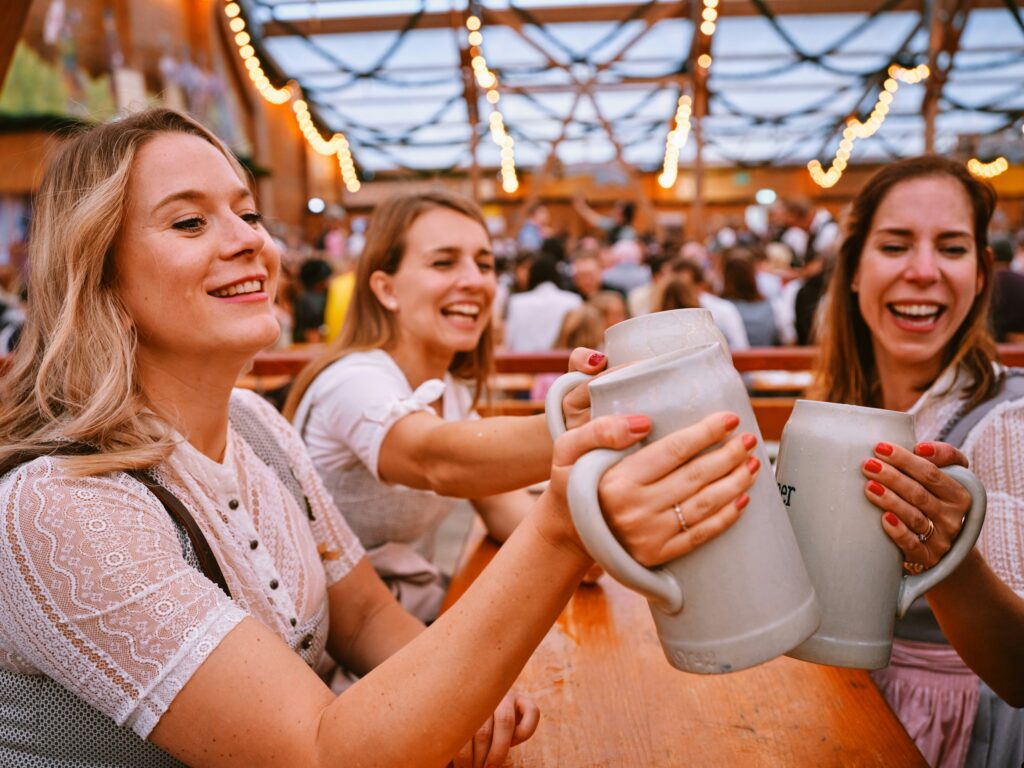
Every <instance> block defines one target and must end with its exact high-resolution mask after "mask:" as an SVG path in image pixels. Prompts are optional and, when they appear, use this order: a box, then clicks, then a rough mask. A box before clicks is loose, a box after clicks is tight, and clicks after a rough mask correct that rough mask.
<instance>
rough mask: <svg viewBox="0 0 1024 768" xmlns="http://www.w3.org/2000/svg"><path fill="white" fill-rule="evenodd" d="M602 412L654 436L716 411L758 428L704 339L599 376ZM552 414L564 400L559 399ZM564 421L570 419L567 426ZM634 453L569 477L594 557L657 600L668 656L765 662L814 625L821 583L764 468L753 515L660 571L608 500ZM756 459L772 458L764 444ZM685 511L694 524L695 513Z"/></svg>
mask: <svg viewBox="0 0 1024 768" xmlns="http://www.w3.org/2000/svg"><path fill="white" fill-rule="evenodd" d="M590 396H591V403H592V406H591V407H592V412H593V415H594V416H595V417H598V416H605V415H609V414H613V413H642V414H645V415H647V416H648V417H650V419H651V421H652V424H653V428H652V430H651V433H650V435H649V437H648V438H647V439H646V440H645V443H646V442H650V441H653V440H657V439H659V438H661V437H664V436H666V435H668V434H669V433H671V432H673V431H675V430H677V429H680V428H683V427H686V426H689V425H691V424H695V423H696V422H697V421H699V420H700V419H701V418H702V417H704V416H706V415H707V414H710V413H713V412H715V411H723V410H726V411H732V412H733V413H735V414H736V415H737V416H739V419H740V424H739V429H741V430H745V431H747V432H750V433H752V434H755V435H757V434H759V433H758V430H757V422H756V421H755V420H754V414H753V410H752V409H751V407H750V400H749V398H748V397H747V393H746V389H745V387H744V386H743V382H742V380H741V379H740V377H739V374H738V373H737V372H736V370H735V368H733V366H732V362H731V360H730V359H729V356H728V355H727V354H726V353H725V352H724V350H723V349H722V347H721V346H720V345H719V344H717V343H714V344H705V345H702V346H699V347H696V348H694V349H683V350H678V351H676V352H670V353H667V354H663V355H659V356H657V357H654V358H652V359H649V360H643V361H641V362H639V363H636V364H635V365H631V366H628V367H625V368H622V369H620V370H616V371H612V372H610V373H608V374H606V375H604V376H602V377H600V378H598V379H595V380H594V381H593V382H592V383H591V384H590ZM548 404H549V406H550V407H549V413H551V412H555V413H557V414H560V413H561V407H560V406H561V403H560V402H559V401H557V400H553V399H552V398H550V397H549V402H548ZM563 429H564V427H563ZM626 453H627V452H625V451H611V450H597V451H592V452H590V453H588V454H586V455H585V456H583V457H582V458H580V459H579V460H578V461H577V462H576V464H575V466H574V467H573V470H572V472H571V474H570V476H569V488H568V498H569V509H570V512H571V514H572V519H573V523H574V524H575V525H576V529H577V531H578V532H579V534H580V538H581V539H582V541H583V543H584V545H585V546H586V547H587V549H588V551H589V552H590V554H591V555H592V556H593V557H594V559H595V560H596V561H597V562H598V564H599V565H601V566H602V567H603V568H604V569H605V570H607V571H608V573H610V574H611V575H612V576H613V577H614V578H616V579H618V580H619V581H621V582H622V583H623V584H625V585H626V586H628V587H631V588H633V589H635V590H637V591H638V592H640V593H641V594H643V595H644V596H646V597H647V598H648V599H649V600H650V601H651V612H652V614H653V615H654V622H655V625H656V626H657V629H658V637H659V639H660V641H661V645H662V648H663V650H664V651H665V655H666V657H667V658H668V660H669V662H670V663H671V664H672V665H673V666H675V667H676V668H678V669H682V670H685V671H688V672H699V673H705V674H709V673H722V672H730V671H735V670H739V669H744V668H746V667H750V666H753V665H755V664H760V663H761V662H764V661H767V660H768V659H772V658H774V657H776V656H779V655H781V654H782V653H784V652H786V651H788V650H789V649H790V648H793V647H794V646H796V645H798V644H799V643H800V642H802V641H803V640H805V639H806V638H807V637H809V636H810V635H811V633H813V632H814V630H815V628H816V627H817V626H818V622H819V618H820V616H819V612H818V606H817V601H816V600H815V596H814V590H813V589H812V587H811V583H810V580H809V579H808V576H807V572H806V570H805V569H804V565H803V562H802V561H801V559H800V552H799V549H798V548H797V544H796V540H795V538H794V537H793V532H792V530H791V528H790V525H789V520H788V518H787V517H786V513H785V508H784V507H783V506H782V501H781V499H780V497H779V493H778V490H777V488H776V487H775V484H774V482H773V480H772V478H771V476H770V474H769V473H768V472H766V471H762V472H760V474H759V475H758V477H757V479H756V480H755V482H754V485H753V486H752V487H751V489H750V491H749V496H750V502H749V505H748V506H747V508H746V509H745V510H744V512H743V516H742V517H741V518H740V519H739V520H738V521H737V522H736V523H735V524H734V525H733V526H732V527H731V528H729V529H728V530H727V531H725V532H724V533H723V534H722V535H721V536H719V537H718V538H715V539H713V540H712V541H709V542H707V543H705V544H703V545H702V546H701V547H699V548H698V549H696V550H694V551H693V552H690V553H689V554H687V555H684V556H682V557H679V558H677V559H676V560H673V561H671V562H669V563H668V564H666V565H665V566H663V567H661V568H655V569H648V568H646V567H644V566H643V565H641V564H640V563H638V562H636V561H635V560H633V558H632V557H630V555H629V554H628V553H627V552H626V550H625V549H624V548H623V547H622V545H621V544H620V543H619V542H618V541H617V540H616V538H615V536H614V535H613V534H612V532H611V530H609V528H608V525H607V523H606V522H605V519H604V516H603V515H602V513H601V508H600V503H599V500H598V491H597V488H598V482H599V481H600V479H601V477H602V475H603V474H604V473H605V472H606V471H607V470H608V469H609V468H610V467H611V466H613V465H614V464H616V463H617V462H618V461H620V460H621V459H622V458H624V456H625V455H626ZM754 456H755V457H756V458H757V459H758V460H759V461H760V462H761V464H762V465H763V466H765V467H767V466H768V457H767V455H766V454H765V452H764V448H763V446H762V445H761V444H760V441H758V446H757V449H756V452H755V454H754ZM676 512H677V515H678V516H679V517H680V526H681V527H682V528H683V529H684V530H685V526H686V521H685V519H683V518H682V515H679V507H678V505H677V506H676Z"/></svg>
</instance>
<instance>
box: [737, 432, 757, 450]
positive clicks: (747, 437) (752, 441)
mask: <svg viewBox="0 0 1024 768" xmlns="http://www.w3.org/2000/svg"><path fill="white" fill-rule="evenodd" d="M740 440H742V441H743V447H744V448H746V449H747V450H748V451H749V450H750V449H751V448H753V447H754V446H755V445H757V438H756V437H754V436H753V435H752V434H750V433H749V432H744V433H743V434H742V435H740Z"/></svg>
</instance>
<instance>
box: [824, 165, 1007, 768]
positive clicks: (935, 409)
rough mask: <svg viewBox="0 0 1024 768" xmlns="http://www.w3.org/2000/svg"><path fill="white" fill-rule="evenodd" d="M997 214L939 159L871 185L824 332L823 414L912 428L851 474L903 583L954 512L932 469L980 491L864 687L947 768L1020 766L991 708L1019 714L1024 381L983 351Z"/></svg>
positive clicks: (938, 552) (854, 214)
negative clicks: (983, 492) (868, 417)
mask: <svg viewBox="0 0 1024 768" xmlns="http://www.w3.org/2000/svg"><path fill="white" fill-rule="evenodd" d="M994 207H995V193H994V191H993V190H992V188H991V187H990V186H989V185H987V184H986V183H984V182H981V181H979V180H978V179H975V178H974V177H973V176H971V175H970V174H969V173H968V172H967V170H966V169H965V168H964V167H963V166H962V165H961V164H959V163H956V162H953V161H951V160H947V159H945V158H941V157H935V156H926V157H919V158H912V159H908V160H903V161H900V162H896V163H893V164H891V165H889V166H887V167H886V168H884V169H883V170H881V171H880V172H879V173H877V174H876V175H875V176H874V177H873V178H872V179H871V180H870V181H869V182H868V183H867V184H866V185H865V187H864V188H863V189H862V190H861V192H860V194H859V195H858V196H857V198H856V199H855V200H854V202H853V208H852V211H851V215H850V218H849V223H848V234H847V235H846V238H845V240H844V241H843V244H842V247H841V249H840V253H839V259H838V263H837V265H836V269H835V273H834V274H833V277H832V283H831V287H830V301H829V304H828V306H827V312H826V315H825V319H824V323H823V326H822V328H821V333H820V334H819V338H820V340H821V353H820V362H819V368H818V371H817V374H818V375H817V383H816V388H815V391H814V394H815V395H816V396H817V397H818V398H820V399H824V400H829V401H832V402H840V403H850V404H854V405H865V406H871V407H877V408H887V409H891V410H899V411H907V412H908V413H912V414H913V415H914V417H915V424H916V428H917V434H918V437H919V439H921V440H922V442H920V443H918V445H917V446H916V447H915V449H914V451H913V452H910V451H906V450H904V449H902V448H900V447H898V446H893V445H890V444H888V443H879V444H878V446H876V455H875V456H874V457H872V458H870V459H868V460H867V461H866V462H865V463H864V465H863V468H862V471H863V473H864V475H865V477H866V478H867V483H866V485H865V491H864V493H865V496H866V497H867V498H868V499H869V500H871V502H872V503H873V504H875V505H876V506H877V507H879V508H880V509H881V510H883V511H884V514H883V515H882V528H883V529H884V530H885V532H886V533H887V534H888V535H889V536H890V537H891V538H892V540H893V541H894V542H895V543H896V544H897V546H899V547H900V549H901V550H902V551H903V555H904V557H905V558H906V564H905V567H906V569H907V570H908V571H910V572H912V573H916V572H920V571H922V570H923V569H925V568H928V567H931V566H932V565H934V564H935V563H936V562H937V560H938V559H939V557H941V556H942V555H943V554H944V553H945V552H946V551H947V550H948V548H949V546H950V543H951V542H952V540H953V539H954V538H955V537H956V535H957V533H958V532H959V529H960V525H961V520H962V518H963V515H964V513H965V512H966V510H967V506H968V504H967V500H966V498H965V494H964V492H963V490H962V489H960V488H959V487H957V486H956V484H955V483H952V481H950V480H948V479H947V478H945V477H944V476H943V475H942V474H941V473H938V472H936V471H935V466H936V465H938V466H945V465H949V464H961V465H963V466H967V465H968V463H969V464H970V465H971V468H972V469H973V471H974V472H975V474H976V475H977V476H978V478H979V479H980V480H981V481H982V483H983V484H984V485H985V487H986V489H987V491H988V516H987V518H986V521H985V525H984V527H983V529H982V533H981V537H980V538H979V540H978V545H977V547H976V548H975V550H974V551H972V552H971V554H970V555H969V556H968V558H967V559H966V560H965V561H964V562H963V564H962V565H961V566H960V568H958V569H957V571H956V572H955V573H953V574H952V575H951V576H950V577H949V578H948V579H947V580H946V581H945V582H943V583H942V584H940V585H939V586H937V587H935V588H933V589H932V590H931V591H930V592H929V593H928V595H927V598H928V599H927V604H925V601H919V603H918V604H916V605H915V606H914V607H913V608H912V609H911V613H910V615H909V616H908V618H907V619H905V620H903V621H902V622H900V624H899V625H898V628H897V640H896V642H895V644H894V647H893V661H892V664H891V666H890V667H889V668H887V669H885V670H882V671H880V672H879V673H876V676H875V679H876V682H877V683H878V684H879V686H880V688H881V689H882V691H883V693H884V694H885V695H886V698H887V699H888V701H889V703H890V704H891V705H892V707H893V709H894V710H895V711H896V712H897V714H898V715H899V717H900V719H901V721H902V722H903V724H904V725H905V726H906V727H907V729H908V731H909V732H910V734H911V736H913V737H914V740H915V742H916V743H917V745H918V747H919V748H920V749H921V751H922V753H923V754H924V755H925V757H926V758H927V759H928V761H929V762H930V763H931V764H933V765H942V766H959V765H963V764H964V761H965V760H966V761H967V765H971V766H973V765H986V764H987V765H1020V764H1021V762H1022V760H1024V718H1021V717H1020V714H1021V713H1019V712H1016V713H1015V712H1014V710H1012V709H1010V708H1009V707H1008V706H1006V704H1005V703H1003V701H1002V700H1000V699H999V697H998V696H996V694H995V693H993V692H992V689H994V690H995V692H996V693H997V694H999V695H1000V696H1003V697H1005V699H1006V701H1009V702H1011V703H1012V705H1013V706H1018V707H1019V706H1021V704H1022V703H1024V674H1022V673H1021V670H1024V600H1022V596H1024V557H1022V553H1024V376H1021V375H1020V372H1018V371H1012V370H1007V369H1005V368H1003V367H1002V366H1000V365H999V364H998V362H997V360H996V348H995V345H994V343H993V342H992V338H991V336H990V335H989V329H988V304H989V297H990V293H991V289H992V256H991V252H990V250H989V247H988V241H987V231H988V224H989V220H990V218H991V216H992V212H993V210H994ZM929 606H930V608H931V611H929V610H928V608H929ZM932 611H933V612H934V618H932V615H931V613H932ZM936 619H937V622H938V623H937V624H936ZM940 628H941V630H940ZM947 639H948V642H949V643H952V647H950V646H949V645H948V644H947ZM968 667H970V669H968ZM971 669H973V670H974V671H975V672H976V673H977V674H978V675H979V676H980V677H981V679H982V680H983V681H984V683H983V684H982V685H981V686H980V694H979V683H978V679H977V678H976V677H974V675H973V674H972V673H971ZM986 684H987V685H986ZM988 686H991V687H992V688H991V689H990V688H988ZM979 695H980V699H979ZM972 728H973V738H972Z"/></svg>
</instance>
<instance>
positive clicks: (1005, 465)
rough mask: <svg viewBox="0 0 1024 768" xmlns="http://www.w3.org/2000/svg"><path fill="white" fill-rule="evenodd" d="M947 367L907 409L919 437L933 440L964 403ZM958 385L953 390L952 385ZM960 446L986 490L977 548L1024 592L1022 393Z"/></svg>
mask: <svg viewBox="0 0 1024 768" xmlns="http://www.w3.org/2000/svg"><path fill="white" fill-rule="evenodd" d="M955 378H956V377H955V375H954V371H952V370H947V371H946V372H945V373H943V374H942V375H941V376H940V377H939V378H938V380H936V382H935V383H934V384H933V385H932V386H931V388H930V389H929V390H928V391H927V392H925V393H924V394H923V395H921V397H920V399H919V400H918V401H917V402H916V403H915V404H914V406H913V407H912V408H910V410H909V411H908V413H910V414H912V415H913V416H914V422H915V425H916V427H917V439H918V440H934V439H936V437H938V435H939V433H940V431H941V430H942V428H943V427H944V426H945V425H946V423H947V422H948V421H949V419H951V418H952V417H953V416H954V414H956V412H957V410H958V409H959V408H960V405H961V403H962V402H963V397H962V396H961V393H960V387H961V385H962V382H959V381H955ZM951 384H955V386H953V388H952V390H951V391H948V392H947V390H949V389H950V385H951ZM961 450H962V451H963V453H964V455H966V456H967V459H968V461H969V462H970V468H971V471H972V472H974V474H975V475H977V476H978V479H979V480H981V484H982V485H984V486H985V490H986V491H987V492H988V509H987V512H986V514H985V524H984V525H983V526H982V529H981V535H980V536H979V537H978V545H977V546H978V551H979V552H981V554H982V556H983V557H984V558H985V561H986V562H987V563H988V564H989V566H991V568H992V570H993V571H994V572H995V573H996V575H998V576H999V578H1000V579H1002V580H1003V581H1004V582H1005V583H1006V584H1007V585H1009V586H1010V588H1011V589H1013V591H1014V592H1016V593H1017V594H1018V595H1020V596H1021V597H1024V398H1021V399H1018V400H1011V401H1009V402H1005V403H1001V404H1000V405H997V406H996V407H995V408H993V409H992V410H991V411H990V412H989V413H988V414H986V415H985V417H984V418H983V419H982V420H981V421H980V422H978V423H977V424H976V425H975V426H974V428H973V429H971V431H970V433H969V434H968V435H967V438H966V439H965V440H964V443H963V445H962V446H961Z"/></svg>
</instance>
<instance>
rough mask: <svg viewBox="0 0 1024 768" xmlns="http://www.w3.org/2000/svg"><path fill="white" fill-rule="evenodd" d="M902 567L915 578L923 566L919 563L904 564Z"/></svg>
mask: <svg viewBox="0 0 1024 768" xmlns="http://www.w3.org/2000/svg"><path fill="white" fill-rule="evenodd" d="M903 567H904V568H906V569H907V572H908V573H912V574H914V575H915V576H917V574H919V573H921V571H923V570H924V566H923V565H921V564H920V563H904V564H903Z"/></svg>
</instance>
